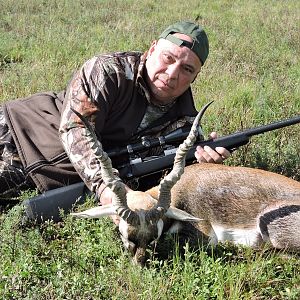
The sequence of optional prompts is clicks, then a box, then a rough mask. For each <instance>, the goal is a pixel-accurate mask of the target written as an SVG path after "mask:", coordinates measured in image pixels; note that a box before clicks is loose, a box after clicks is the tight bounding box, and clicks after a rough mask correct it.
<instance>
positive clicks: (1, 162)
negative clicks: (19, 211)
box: [0, 107, 33, 199]
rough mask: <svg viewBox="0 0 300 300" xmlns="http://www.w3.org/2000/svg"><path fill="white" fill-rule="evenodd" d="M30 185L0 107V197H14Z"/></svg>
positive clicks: (31, 185)
mask: <svg viewBox="0 0 300 300" xmlns="http://www.w3.org/2000/svg"><path fill="white" fill-rule="evenodd" d="M32 187H33V184H32V182H31V180H30V178H28V177H27V176H26V173H25V171H24V168H23V165H22V164H21V161H20V158H19V155H18V152H17V149H16V146H15V143H14V141H13V139H12V136H11V133H10V130H9V128H8V126H7V124H6V120H5V117H4V114H3V109H2V107H0V199H10V198H11V197H16V196H18V195H19V194H20V191H21V190H25V189H29V188H32Z"/></svg>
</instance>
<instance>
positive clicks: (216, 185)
mask: <svg viewBox="0 0 300 300" xmlns="http://www.w3.org/2000/svg"><path fill="white" fill-rule="evenodd" d="M202 114H203V110H202V111H201V112H200V113H199V115H198V116H197V117H196V119H195V122H194V124H193V126H192V129H191V132H190V134H189V136H188V137H187V139H186V140H185V141H184V142H183V143H182V144H181V145H180V147H179V148H178V150H177V153H176V157H175V159H174V167H173V169H172V171H171V172H170V173H169V174H168V175H167V176H166V177H165V178H164V179H162V181H161V182H160V184H159V186H157V187H153V188H152V189H150V190H148V191H146V192H140V191H130V192H128V193H126V190H125V185H124V183H123V182H122V181H121V180H120V178H118V177H117V176H116V175H114V174H113V172H112V165H111V161H110V159H109V157H108V156H107V154H106V153H105V152H104V151H103V150H102V147H101V144H100V143H99V142H98V141H97V138H96V135H95V133H94V131H93V129H92V128H91V126H90V124H87V122H86V121H85V120H84V118H83V121H84V122H85V123H86V126H87V132H88V136H89V137H90V142H91V145H92V148H93V149H94V152H95V154H96V155H97V157H98V158H99V160H100V162H101V168H102V176H103V180H104V182H105V183H106V184H107V186H108V187H110V188H111V189H112V190H113V192H114V194H115V197H114V199H113V203H112V204H110V205H106V206H97V207H94V208H91V209H89V210H86V211H83V212H77V213H72V215H73V216H76V217H81V218H82V217H84V218H100V217H104V216H109V215H118V216H119V217H120V223H119V225H118V226H119V232H120V234H121V239H122V241H123V243H124V246H125V247H126V248H127V249H129V250H130V251H131V252H132V253H133V254H134V261H135V262H137V263H140V264H143V263H144V259H145V250H146V248H147V246H148V245H149V244H150V243H152V242H153V241H156V240H158V239H159V238H160V236H161V234H162V233H163V232H166V231H168V232H171V233H176V232H177V233H180V232H184V230H185V229H186V228H187V225H188V224H189V227H190V226H191V223H192V224H193V228H196V231H197V234H196V235H197V236H198V237H203V238H204V240H207V241H209V243H210V244H211V245H215V244H217V243H218V242H224V241H231V242H233V243H234V244H242V245H246V246H250V247H259V246H261V245H263V244H264V243H269V244H270V245H272V246H273V247H275V248H278V249H288V250H291V251H299V250H300V182H298V181H295V180H292V179H289V178H287V177H284V176H282V175H279V174H275V173H271V172H267V171H262V170H258V169H252V168H244V167H228V166H224V165H217V164H208V163H204V164H194V165H191V166H187V167H186V168H184V166H185V154H186V153H187V151H188V150H189V148H190V147H191V146H192V144H193V143H194V141H195V139H196V134H197V131H198V130H197V126H198V123H199V120H200V119H201V117H202ZM79 117H81V118H82V116H79ZM183 172H184V173H183Z"/></svg>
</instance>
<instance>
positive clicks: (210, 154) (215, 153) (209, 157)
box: [195, 132, 230, 163]
mask: <svg viewBox="0 0 300 300" xmlns="http://www.w3.org/2000/svg"><path fill="white" fill-rule="evenodd" d="M217 137H218V135H217V133H216V132H212V133H211V134H210V138H212V139H215V138H217ZM229 156H230V152H229V151H228V150H227V149H226V148H224V147H216V150H213V149H212V148H210V147H209V146H204V147H203V148H202V147H201V146H197V148H196V151H195V157H196V159H197V161H198V162H199V163H222V162H223V160H224V159H226V158H228V157H229Z"/></svg>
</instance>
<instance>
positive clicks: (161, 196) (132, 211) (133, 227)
mask: <svg viewBox="0 0 300 300" xmlns="http://www.w3.org/2000/svg"><path fill="white" fill-rule="evenodd" d="M211 103H212V102H211ZM211 103H208V104H207V105H205V106H204V107H203V108H202V110H201V111H200V112H199V113H198V115H197V117H196V118H195V120H194V123H193V125H192V128H191V130H190V133H189V135H188V137H187V138H186V139H185V140H184V142H183V143H182V144H181V145H180V146H179V147H178V149H177V152H176V155H175V158H174V164H173V169H172V170H171V172H170V173H169V174H168V175H167V176H165V177H164V178H163V179H162V180H161V182H160V184H159V186H158V187H157V191H158V193H157V195H158V196H157V198H155V197H153V196H151V195H150V193H147V192H140V191H129V192H127V191H126V185H125V184H124V183H123V182H122V180H121V179H120V178H119V177H118V176H117V175H115V174H114V173H113V168H112V163H111V160H110V158H109V157H108V155H107V153H106V152H104V150H103V149H102V145H101V143H100V142H99V141H98V139H97V136H96V134H95V131H94V129H93V128H92V126H91V124H90V123H89V122H88V121H87V119H86V118H85V117H84V116H82V115H80V114H79V113H78V112H77V111H74V110H73V112H74V113H75V114H76V115H77V116H78V117H79V118H80V119H81V120H82V122H83V123H84V125H85V127H86V132H87V133H86V134H87V137H88V139H89V141H90V145H91V148H92V149H93V151H94V154H95V156H96V157H97V159H99V162H100V166H101V174H102V179H103V181H104V183H105V184H106V185H107V186H108V187H109V188H110V189H111V190H112V191H113V193H114V197H113V200H112V203H111V204H108V205H103V206H97V207H94V208H91V209H88V210H86V211H83V212H77V213H72V214H71V215H73V216H75V217H80V218H101V217H104V216H113V215H117V216H119V218H120V222H119V225H118V226H119V232H120V234H121V239H122V241H123V244H124V246H125V248H127V249H128V250H129V251H130V252H131V253H132V254H133V255H134V262H136V263H138V264H141V265H143V264H144V262H145V254H146V249H147V246H148V245H150V244H151V243H153V242H155V241H157V240H158V239H159V238H160V236H161V234H162V232H163V227H164V220H165V219H166V218H170V219H174V220H180V221H187V222H198V221H200V219H199V218H196V217H194V216H192V215H190V214H188V213H186V212H185V211H183V210H180V209H177V208H175V207H172V206H170V204H171V189H172V187H173V186H174V185H175V183H176V182H177V181H178V180H179V179H180V177H181V175H182V174H183V172H184V167H185V156H186V153H187V152H188V151H189V149H190V148H191V147H192V146H193V144H194V142H195V140H196V138H197V134H198V132H199V130H198V126H199V123H200V120H201V118H202V116H203V114H204V112H205V110H206V109H207V107H208V106H209V105H210V104H211Z"/></svg>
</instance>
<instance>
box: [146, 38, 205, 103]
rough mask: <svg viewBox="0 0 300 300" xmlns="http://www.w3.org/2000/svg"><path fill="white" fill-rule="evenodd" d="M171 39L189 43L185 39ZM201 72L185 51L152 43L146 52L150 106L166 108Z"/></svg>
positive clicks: (161, 42) (191, 54)
mask: <svg viewBox="0 0 300 300" xmlns="http://www.w3.org/2000/svg"><path fill="white" fill-rule="evenodd" d="M174 36H176V37H178V38H181V39H184V40H186V41H189V42H192V39H191V38H190V37H189V36H186V35H183V34H180V33H175V34H174ZM200 68H201V62H200V60H199V58H198V57H197V55H196V54H195V53H194V52H193V51H192V50H190V49H189V48H187V47H179V46H177V45H175V44H173V43H172V42H170V41H168V40H165V39H160V40H158V41H154V42H153V43H152V45H151V47H150V49H149V51H148V56H147V61H146V69H147V78H146V81H147V84H148V86H149V88H150V91H151V94H152V97H153V99H152V102H154V104H161V105H164V104H168V103H170V102H172V101H173V100H174V99H175V98H177V97H178V96H180V95H181V94H183V93H184V92H185V91H186V90H187V89H188V88H189V86H190V84H191V83H192V81H193V80H194V79H195V78H196V76H197V74H198V73H199V71H200Z"/></svg>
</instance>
